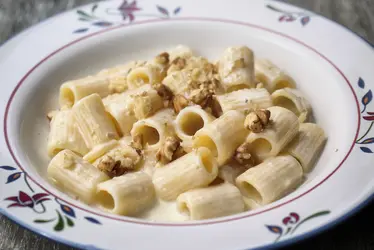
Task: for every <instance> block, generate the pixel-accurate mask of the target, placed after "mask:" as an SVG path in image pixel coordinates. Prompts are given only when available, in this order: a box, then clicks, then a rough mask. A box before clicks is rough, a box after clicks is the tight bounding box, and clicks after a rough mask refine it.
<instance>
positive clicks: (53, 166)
mask: <svg viewBox="0 0 374 250" xmlns="http://www.w3.org/2000/svg"><path fill="white" fill-rule="evenodd" d="M47 172H48V177H49V178H50V179H51V180H52V182H53V183H54V184H56V185H57V186H58V187H61V188H62V189H63V190H64V191H66V192H68V193H69V194H71V195H73V196H76V197H77V198H78V199H80V200H81V201H83V202H85V203H88V204H91V203H93V202H94V201H95V195H96V188H97V185H98V184H99V183H101V182H103V181H106V180H108V179H109V177H108V176H107V175H106V174H104V173H103V172H101V171H100V170H98V169H97V168H96V167H94V166H92V165H91V164H89V163H88V162H86V161H85V160H83V159H82V158H81V157H79V156H78V155H76V154H75V153H73V152H72V151H70V150H68V149H66V150H63V151H61V152H60V153H58V154H57V155H56V156H55V157H53V159H52V160H51V162H50V163H49V165H48V169H47ZM82 180H83V181H82Z"/></svg>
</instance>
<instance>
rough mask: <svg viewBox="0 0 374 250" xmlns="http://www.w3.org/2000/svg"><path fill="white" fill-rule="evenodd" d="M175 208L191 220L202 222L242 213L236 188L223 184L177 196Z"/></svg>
mask: <svg viewBox="0 0 374 250" xmlns="http://www.w3.org/2000/svg"><path fill="white" fill-rule="evenodd" d="M177 207H178V209H179V210H180V211H181V212H187V213H188V214H189V216H190V218H191V219H192V220H202V219H210V218H215V217H221V216H227V215H232V214H236V213H240V212H243V211H244V202H243V199H242V195H241V194H240V191H239V190H238V188H237V187H235V186H234V185H232V184H228V183H224V184H220V185H216V186H210V187H206V188H198V189H193V190H190V191H187V192H185V193H183V194H181V195H179V196H178V199H177Z"/></svg>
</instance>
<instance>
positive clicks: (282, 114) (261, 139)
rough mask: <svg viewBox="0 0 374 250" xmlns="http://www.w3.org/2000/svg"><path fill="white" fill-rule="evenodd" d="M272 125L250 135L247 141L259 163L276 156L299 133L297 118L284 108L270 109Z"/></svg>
mask: <svg viewBox="0 0 374 250" xmlns="http://www.w3.org/2000/svg"><path fill="white" fill-rule="evenodd" d="M268 110H269V111H270V113H271V116H270V123H269V124H268V126H267V127H266V128H265V129H264V130H263V131H262V132H260V133H253V132H252V133H250V134H249V135H248V137H247V139H246V141H247V142H248V143H250V151H251V154H252V156H253V157H254V158H255V159H256V160H257V161H263V160H265V159H266V158H268V157H270V156H276V155H277V154H278V153H279V152H280V151H281V150H282V149H283V148H284V147H285V146H286V145H287V144H288V143H289V142H290V141H292V139H293V138H294V137H295V136H296V134H297V133H298V131H299V121H298V118H297V116H296V115H295V114H294V113H293V112H292V111H289V110H288V109H285V108H282V107H276V106H275V107H270V108H268Z"/></svg>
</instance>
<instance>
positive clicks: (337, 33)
mask: <svg viewBox="0 0 374 250" xmlns="http://www.w3.org/2000/svg"><path fill="white" fill-rule="evenodd" d="M129 24H131V25H129ZM177 44H186V45H189V46H191V47H192V48H193V49H195V50H196V51H197V52H199V53H201V54H202V55H204V56H208V57H212V56H214V55H218V53H219V52H221V51H222V50H223V48H225V47H227V46H232V45H241V44H245V45H247V46H249V47H251V48H252V49H254V51H255V53H256V54H257V55H258V56H261V57H267V58H269V59H271V60H272V61H274V62H275V63H276V64H277V65H280V66H281V67H282V68H284V69H285V70H286V71H287V72H289V74H290V75H292V76H293V77H294V78H295V80H296V82H297V83H298V88H300V89H301V90H302V91H303V92H304V93H306V95H307V97H308V98H309V100H310V101H311V103H312V106H313V107H314V113H315V117H316V120H317V122H318V123H319V124H320V125H321V126H322V127H323V128H324V129H325V131H326V133H327V135H328V138H329V139H328V143H327V145H326V147H325V150H324V152H323V154H322V156H321V158H320V160H319V162H318V164H317V166H316V168H315V169H314V171H313V172H312V173H311V174H310V175H309V176H308V178H307V180H306V182H305V183H304V184H303V185H302V186H301V187H300V188H299V189H297V190H296V191H295V192H293V193H292V194H290V195H288V196H286V197H284V198H283V199H281V200H279V201H277V202H274V203H272V204H270V205H267V206H265V207H263V208H261V209H258V210H255V211H249V212H245V213H242V214H237V215H234V216H230V217H224V218H218V219H213V220H206V221H201V222H190V223H183V224H173V223H167V222H165V223H163V222H159V223H151V222H148V221H143V220H139V219H133V218H128V217H120V216H115V215H109V214H106V213H103V212H100V211H98V210H96V209H94V208H91V207H89V206H86V205H84V204H81V203H79V202H77V201H75V200H73V199H71V198H69V197H68V196H67V195H65V194H63V193H61V192H59V191H58V190H56V189H55V188H54V187H53V186H51V185H50V184H49V183H48V182H47V181H46V178H45V177H46V167H47V161H48V159H47V157H46V139H47V131H48V122H47V120H46V118H45V115H46V113H47V112H48V111H49V110H51V109H52V108H53V107H57V93H58V87H59V85H60V84H61V83H62V82H63V81H66V80H68V79H74V78H77V77H82V76H85V75H88V74H90V73H92V72H96V71H98V70H99V69H101V68H105V67H109V66H111V65H115V64H119V63H122V62H124V61H128V60H131V59H136V58H147V57H149V56H151V55H154V54H155V53H157V52H159V51H162V50H163V49H165V48H168V47H171V46H173V45H177ZM373 65H374V52H373V49H372V48H371V47H370V45H368V44H367V43H365V42H364V41H363V40H361V39H360V38H358V37H357V36H355V35H354V34H352V33H351V32H349V31H348V30H346V29H344V28H342V27H340V26H338V25H336V24H335V23H332V22H330V21H328V20H326V19H325V18H323V17H320V16H317V15H316V14H314V13H310V12H307V11H305V10H302V9H299V8H296V7H293V6H290V5H286V4H283V3H279V2H275V1H260V0H258V1H248V0H236V1H223V0H220V1H217V0H205V1H191V0H158V2H154V1H150V0H143V1H139V2H136V1H133V2H130V1H128V2H126V1H105V2H100V3H98V4H91V5H87V6H84V7H80V8H79V9H76V10H73V11H70V12H67V13H65V14H62V15H59V16H57V17H55V18H52V19H49V20H47V21H45V22H43V23H41V24H39V25H37V26H35V27H33V28H31V29H28V30H27V31H25V32H23V33H21V34H20V35H18V36H17V37H15V38H13V39H11V40H10V41H9V42H8V43H7V44H5V45H4V46H2V48H0V72H1V83H2V85H1V91H0V97H1V98H0V105H1V107H2V109H3V110H5V113H4V112H2V114H1V119H3V120H4V122H3V123H2V125H1V126H3V127H2V129H3V131H4V138H3V137H1V138H0V149H1V150H0V159H1V165H2V166H1V167H0V211H1V212H2V213H3V214H5V215H6V216H8V217H10V218H11V219H13V220H14V221H16V222H18V223H19V224H21V225H23V226H25V227H27V228H29V229H31V230H33V231H35V232H37V233H40V234H42V235H44V236H47V237H50V238H52V239H54V240H57V241H60V242H63V243H67V244H70V245H73V246H76V247H81V248H89V249H152V248H155V247H157V249H165V250H166V249H215V250H219V249H247V248H255V247H263V246H279V245H284V244H288V243H291V242H294V241H296V240H299V239H302V238H305V237H306V236H310V235H312V234H314V233H316V232H318V231H321V230H323V229H326V228H327V227H328V226H331V225H334V224H335V223H336V222H338V221H341V220H342V219H343V218H345V217H347V216H348V215H350V214H352V212H353V211H355V210H357V208H359V207H360V206H362V204H364V203H365V202H366V201H368V200H369V199H370V197H371V195H372V194H373V191H374V178H373V176H374V168H373V160H374V158H373V156H374V154H373V153H372V152H373V151H374V145H373V143H374V130H371V128H372V126H373V124H374V107H373V106H371V101H372V91H371V88H372V87H373V86H374V85H373V84H374V75H373V73H372V72H373V68H372V67H373ZM370 111H373V112H370ZM274 243H275V244H274Z"/></svg>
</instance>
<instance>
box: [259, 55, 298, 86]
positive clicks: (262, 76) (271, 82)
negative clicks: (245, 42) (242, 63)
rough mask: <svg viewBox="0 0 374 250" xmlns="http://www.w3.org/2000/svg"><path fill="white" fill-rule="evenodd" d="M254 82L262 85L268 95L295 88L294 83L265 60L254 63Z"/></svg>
mask: <svg viewBox="0 0 374 250" xmlns="http://www.w3.org/2000/svg"><path fill="white" fill-rule="evenodd" d="M255 72H256V80H257V81H259V82H261V83H262V84H264V86H265V88H267V90H269V92H270V93H272V92H273V91H275V90H277V89H282V88H295V85H296V84H295V81H294V80H293V79H292V78H291V77H290V76H289V75H287V74H286V73H285V72H283V71H282V70H280V69H279V68H278V67H277V66H275V65H274V64H273V63H272V62H270V61H269V60H266V59H257V60H256V61H255Z"/></svg>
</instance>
